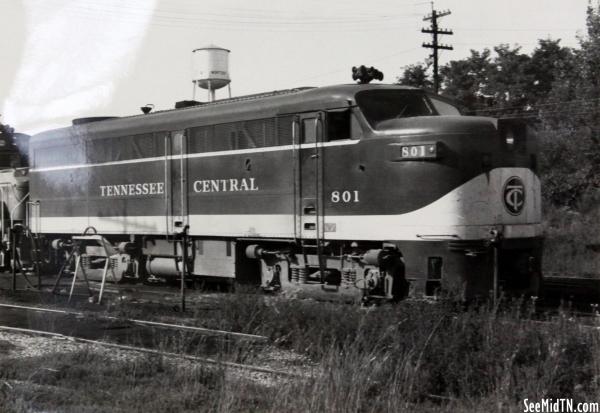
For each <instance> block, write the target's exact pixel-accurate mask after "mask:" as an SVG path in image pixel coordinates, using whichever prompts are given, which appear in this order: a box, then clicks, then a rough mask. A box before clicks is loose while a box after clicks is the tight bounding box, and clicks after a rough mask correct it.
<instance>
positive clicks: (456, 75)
mask: <svg viewBox="0 0 600 413" xmlns="http://www.w3.org/2000/svg"><path fill="white" fill-rule="evenodd" d="M491 68H492V66H491V61H490V50H489V49H484V50H483V51H482V52H478V51H475V50H471V56H469V57H467V58H465V59H462V60H453V61H451V62H450V63H448V64H447V65H445V66H443V67H442V68H441V70H440V74H441V78H442V94H444V95H447V96H449V97H452V98H454V99H456V100H457V101H458V102H459V103H460V104H461V106H462V109H463V110H464V111H465V112H466V113H474V112H475V111H477V110H480V109H483V108H485V107H488V106H490V102H489V98H490V96H489V92H488V76H489V72H490V70H491Z"/></svg>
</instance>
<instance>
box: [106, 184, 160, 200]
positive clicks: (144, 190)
mask: <svg viewBox="0 0 600 413" xmlns="http://www.w3.org/2000/svg"><path fill="white" fill-rule="evenodd" d="M164 193H165V184H164V182H144V183H141V184H121V185H100V196H103V197H107V196H134V195H161V194H164Z"/></svg>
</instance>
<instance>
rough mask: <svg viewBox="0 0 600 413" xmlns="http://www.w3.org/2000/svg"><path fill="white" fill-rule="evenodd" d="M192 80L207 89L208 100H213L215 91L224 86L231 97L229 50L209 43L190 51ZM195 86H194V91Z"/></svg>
mask: <svg viewBox="0 0 600 413" xmlns="http://www.w3.org/2000/svg"><path fill="white" fill-rule="evenodd" d="M192 71H193V74H192V82H193V83H194V85H196V86H198V87H201V88H202V89H207V90H208V100H209V101H211V102H212V101H213V100H215V91H216V90H217V89H220V88H222V87H224V86H227V88H228V90H229V97H231V85H230V82H231V79H230V78H229V50H227V49H223V48H222V47H218V46H215V45H209V46H206V47H201V48H199V49H194V50H193V51H192ZM195 90H196V87H195V86H194V93H195Z"/></svg>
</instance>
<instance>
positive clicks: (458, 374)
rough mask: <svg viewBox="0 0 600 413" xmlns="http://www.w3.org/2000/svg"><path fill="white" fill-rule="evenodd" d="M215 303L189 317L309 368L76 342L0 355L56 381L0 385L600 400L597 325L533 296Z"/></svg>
mask: <svg viewBox="0 0 600 413" xmlns="http://www.w3.org/2000/svg"><path fill="white" fill-rule="evenodd" d="M220 301H221V302H220V305H219V306H218V307H216V308H214V309H213V310H211V312H210V314H206V313H198V314H197V317H198V322H199V323H202V324H203V325H204V326H206V327H212V328H220V329H224V330H236V331H241V332H246V333H254V334H261V335H266V336H268V337H270V338H271V340H272V342H273V343H275V345H276V346H277V347H279V348H280V349H286V350H291V351H294V352H296V353H300V354H302V355H304V356H306V357H307V358H309V359H310V361H311V362H310V363H309V364H307V365H309V366H313V370H312V373H313V375H312V377H311V378H307V379H306V380H293V381H292V380H287V381H280V382H278V383H277V384H276V385H274V386H273V385H271V386H265V385H261V384H260V383H258V384H257V383H255V382H251V381H248V380H245V379H241V378H239V377H238V378H235V377H234V376H232V375H231V374H229V372H227V371H226V370H225V369H217V370H214V369H208V368H201V367H198V366H193V365H189V364H188V365H185V364H174V363H172V362H167V361H166V360H165V359H163V358H161V357H138V358H135V359H132V360H123V361H119V362H115V361H114V360H113V361H110V360H107V359H106V358H105V357H103V356H100V355H98V354H95V353H93V352H90V351H83V352H79V353H71V354H63V355H59V356H53V357H42V358H38V359H29V360H25V361H17V360H12V359H10V358H0V383H2V382H3V381H4V382H8V383H14V382H19V381H25V382H29V383H33V384H35V385H38V386H45V387H46V388H51V389H53V390H52V391H45V392H44V391H38V392H34V391H31V390H30V391H27V390H25V389H23V390H18V391H17V390H13V391H8V390H6V389H5V390H3V391H0V397H4V398H5V399H4V403H6V405H11V406H17V407H14V409H13V410H14V411H19V410H18V408H20V407H18V406H21V407H22V406H34V407H35V408H36V409H48V410H51V409H52V408H54V409H57V408H60V411H90V412H91V411H94V412H96V411H145V412H154V411H157V412H158V411H160V412H163V411H165V412H168V411H223V412H225V411H271V412H281V411H285V412H307V411H311V412H312V411H315V412H397V411H417V410H418V411H431V412H450V411H452V412H455V411H521V410H522V400H523V399H525V398H528V399H530V400H541V399H542V398H559V397H560V398H564V397H572V398H574V399H576V400H579V401H595V400H598V399H600V355H599V354H598V351H597V349H598V348H599V345H600V332H599V331H598V330H597V329H592V328H587V327H584V326H583V325H582V323H581V322H580V320H577V319H576V318H573V317H572V315H571V314H569V313H568V312H566V311H565V312H562V313H561V314H559V315H558V316H554V317H553V318H550V317H547V319H545V320H543V322H541V321H540V320H539V316H536V317H534V316H535V315H536V312H535V308H534V305H535V303H534V302H533V301H531V302H521V301H515V302H512V303H502V304H501V305H497V306H492V305H479V306H473V307H471V308H467V309H465V308H462V307H460V306H455V305H454V304H453V303H452V302H450V301H446V302H444V301H442V302H438V303H436V304H430V303H426V302H415V301H412V302H402V303H400V304H398V305H395V306H382V307H379V308H374V309H363V308H359V307H356V306H348V305H337V304H331V303H319V302H313V301H310V300H280V299H277V298H272V297H271V298H265V297H264V296H262V295H255V294H240V293H236V294H231V295H225V296H223V297H222V300H220ZM124 311H125V310H124ZM157 337H160V338H159V339H158V340H162V341H159V342H158V343H155V344H156V345H157V346H158V347H159V348H161V346H163V347H164V348H165V349H167V348H168V349H170V350H171V351H172V349H173V348H176V349H178V351H179V350H181V351H186V352H191V353H192V354H193V352H194V351H197V352H198V353H200V354H201V353H202V351H205V349H206V345H207V344H206V343H205V342H203V341H202V340H200V341H198V340H199V339H198V338H197V337H194V336H193V335H191V334H183V333H182V334H180V333H172V332H171V333H168V335H167V334H166V333H164V334H163V335H162V336H159V335H157ZM212 351H213V352H214V355H215V357H217V358H224V359H227V358H229V359H231V358H232V357H233V358H234V359H235V360H238V361H243V362H248V363H252V362H253V361H254V360H256V356H257V353H260V352H261V351H268V350H261V348H256V347H253V346H250V345H233V344H228V343H221V344H219V345H214V346H213V347H212ZM261 355H262V354H261ZM307 368H310V367H307ZM43 369H45V370H43ZM56 389H63V392H64V391H65V389H66V394H71V395H73V394H75V395H76V396H75V397H70V398H65V397H63V396H61V394H63V393H61V392H60V391H57V390H56ZM3 394H4V396H3ZM0 401H2V399H1V398H0ZM10 403H12V404H10ZM90 406H94V407H90ZM28 409H29V407H27V408H24V410H22V411H27V410H28ZM69 409H71V410H69ZM86 409H87V410H86ZM94 409H95V410H94Z"/></svg>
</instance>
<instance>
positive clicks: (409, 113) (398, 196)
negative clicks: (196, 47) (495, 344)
mask: <svg viewBox="0 0 600 413" xmlns="http://www.w3.org/2000/svg"><path fill="white" fill-rule="evenodd" d="M536 156H537V148H536V142H535V137H534V136H533V135H531V134H528V130H527V127H526V125H524V124H522V123H519V122H518V121H517V120H510V119H500V120H498V119H492V118H485V117H470V116H461V115H460V113H459V111H458V110H457V109H456V108H455V107H454V106H453V105H452V104H451V103H449V102H448V101H446V100H444V99H442V98H439V97H437V96H435V95H433V96H432V95H428V94H427V93H425V92H424V91H422V90H419V89H415V88H410V87H404V86H399V85H384V84H377V85H374V84H352V85H339V86H330V87H320V88H300V89H293V90H287V91H277V92H272V93H265V94H260V95H252V96H245V97H238V98H232V99H225V100H220V101H215V102H210V103H204V104H196V105H193V106H188V107H183V108H179V109H173V110H166V111H159V112H154V113H149V114H143V115H137V116H130V117H121V118H95V119H84V120H79V121H76V122H74V124H73V126H71V127H67V128H62V129H57V130H51V131H47V132H43V133H40V134H37V135H35V136H33V137H32V138H31V140H30V145H29V163H30V165H29V169H28V170H19V171H18V173H19V174H21V175H26V176H27V178H28V182H29V195H28V200H27V202H26V204H27V211H26V214H24V216H23V220H24V224H25V225H26V226H27V227H28V228H29V229H30V232H31V234H33V235H34V236H35V237H36V240H37V242H36V245H37V246H38V247H37V248H38V250H39V251H38V252H39V253H40V254H43V255H45V257H46V258H45V261H46V262H51V261H61V260H64V255H62V254H60V253H58V254H57V253H56V252H51V251H50V245H51V244H52V245H54V246H60V245H63V244H64V245H68V243H69V240H70V239H71V238H72V237H73V236H75V235H77V234H81V233H82V232H83V231H84V230H85V229H86V228H89V227H93V228H94V229H95V231H96V232H97V234H100V235H101V236H102V237H103V238H104V239H106V240H107V241H108V242H109V243H110V245H111V253H110V254H111V258H110V259H111V268H113V270H114V272H115V274H116V281H120V280H123V279H128V278H129V279H138V280H150V281H151V280H153V279H156V278H159V279H169V278H170V279H182V278H184V279H188V280H190V281H191V280H198V279H207V280H221V281H227V282H234V281H235V282H240V283H250V284H255V285H257V286H258V285H260V286H262V287H263V288H264V289H265V290H268V291H281V292H284V293H288V294H293V295H298V296H304V295H310V296H321V297H333V296H339V297H344V298H349V299H363V300H368V299H371V298H381V299H390V300H398V299H401V298H403V297H405V296H407V295H412V296H430V295H435V294H438V292H439V291H444V290H445V291H454V292H455V293H457V294H460V295H461V296H462V297H465V298H467V299H470V298H474V297H477V296H488V295H489V294H490V292H491V291H493V292H495V293H498V292H499V291H500V290H505V291H510V292H517V293H519V294H522V293H527V294H536V293H537V289H538V288H539V283H540V277H541V274H540V268H541V265H540V260H541V249H542V228H541V195H540V181H539V178H538V176H537V174H536V168H537V160H536ZM15 174H17V172H15ZM21 175H19V176H21ZM52 241H55V242H52ZM57 241H58V242H57ZM89 248H92V247H89ZM87 253H88V255H90V256H93V255H94V251H92V250H90V251H87ZM56 264H60V262H56ZM84 264H85V265H88V266H89V267H90V269H93V268H92V267H93V266H94V260H93V259H92V260H88V261H86V262H85V263H84Z"/></svg>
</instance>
